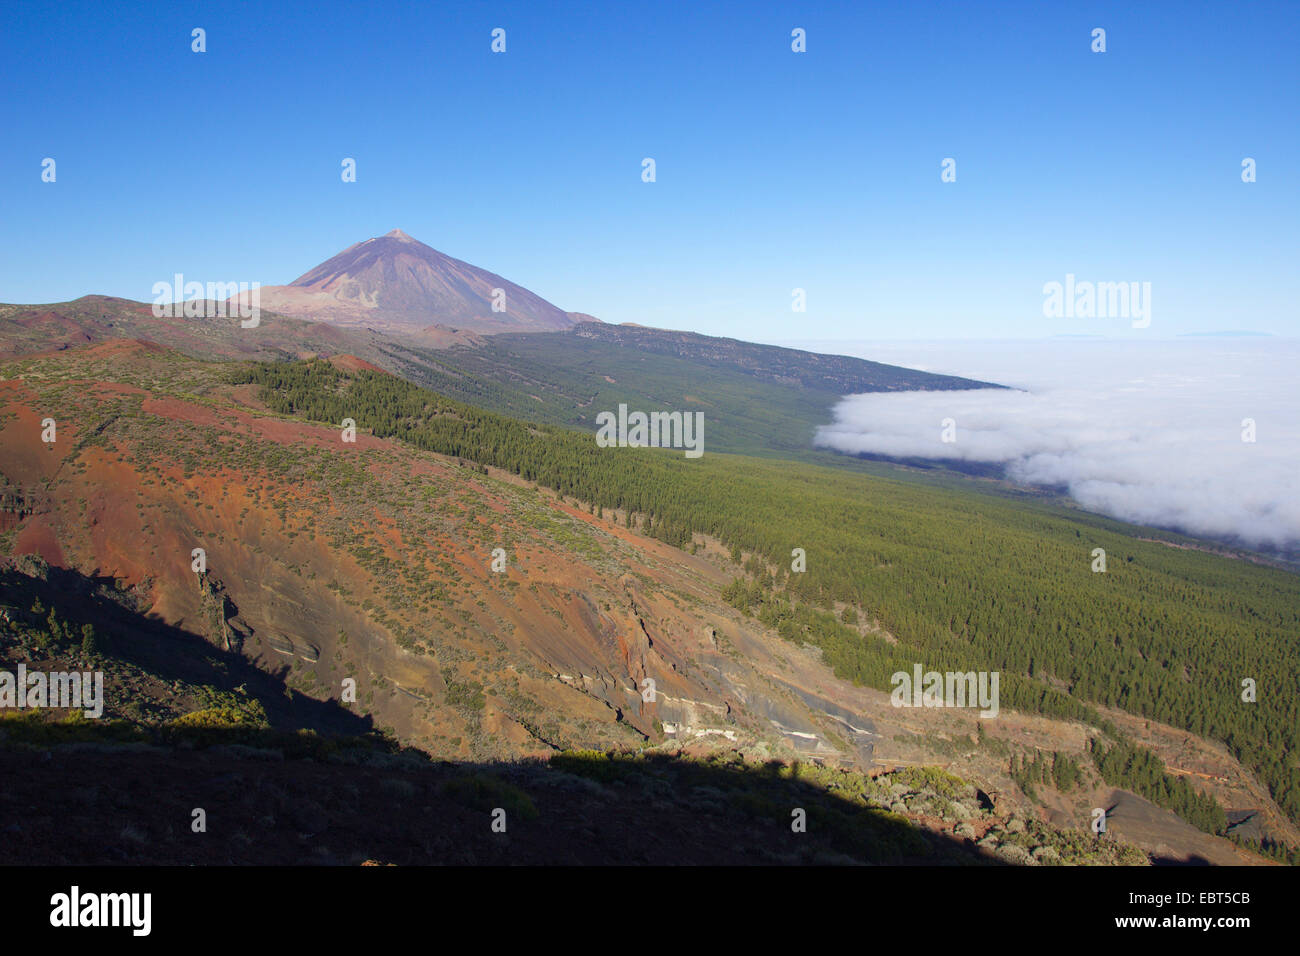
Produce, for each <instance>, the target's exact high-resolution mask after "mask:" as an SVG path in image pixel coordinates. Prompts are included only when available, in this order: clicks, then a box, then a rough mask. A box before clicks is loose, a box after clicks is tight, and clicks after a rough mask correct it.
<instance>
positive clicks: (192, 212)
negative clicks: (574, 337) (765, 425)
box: [0, 0, 1300, 341]
mask: <svg viewBox="0 0 1300 956" xmlns="http://www.w3.org/2000/svg"><path fill="white" fill-rule="evenodd" d="M5 19H6V23H5V29H4V32H3V34H0V89H2V90H3V94H2V95H0V128H2V129H3V130H4V136H3V139H2V140H0V222H2V223H3V228H2V229H0V301H8V302H48V301H57V300H63V299H68V298H74V297H76V296H78V295H82V294H85V293H89V292H101V293H108V294H113V295H121V296H126V297H130V298H135V299H140V300H149V299H150V298H151V288H152V285H153V283H155V282H157V281H160V280H170V277H171V276H172V274H173V273H175V272H183V273H184V274H185V276H186V278H187V279H198V280H200V281H207V280H213V281H258V282H261V283H262V284H264V285H272V284H281V283H286V282H289V281H290V280H292V279H294V278H296V277H297V276H298V275H300V274H301V273H303V272H305V271H307V270H308V269H309V268H311V267H312V266H314V265H316V264H317V263H319V262H321V261H322V260H324V259H326V258H328V257H329V256H331V255H333V254H335V253H336V252H338V251H340V250H341V249H343V248H344V247H346V246H348V245H350V244H351V243H353V242H356V241H359V240H361V239H365V238H368V237H370V236H376V235H381V234H383V233H385V232H387V231H388V230H390V229H392V228H394V227H400V228H401V229H403V230H404V231H406V232H407V233H409V234H411V235H413V236H414V237H416V238H417V239H420V240H422V241H424V242H427V243H428V244H429V245H431V246H433V247H435V248H437V249H439V250H441V251H443V252H446V253H447V254H449V255H452V256H455V257H457V258H461V259H464V260H466V261H468V262H471V263H473V264H475V265H478V266H481V267H484V268H487V269H490V270H492V271H494V272H498V273H500V274H501V275H503V276H505V277H507V278H508V279H510V280H512V281H515V282H518V283H520V284H521V285H523V286H525V287H527V288H530V289H532V290H533V291H535V292H537V293H538V294H540V295H542V296H544V297H545V298H547V299H549V300H551V301H552V302H554V303H556V304H557V305H559V306H561V307H562V308H565V309H570V310H574V311H585V312H591V313H593V314H595V315H597V316H599V317H601V318H603V319H605V320H606V321H612V322H627V321H631V322H640V323H643V324H648V325H657V326H665V327H670V328H688V329H694V330H697V331H701V332H707V333H711V334H719V335H730V336H736V337H740V338H748V339H754V340H760V341H772V340H782V339H794V338H819V339H843V338H852V339H882V338H906V339H916V338H931V337H932V338H945V337H963V338H965V337H1040V336H1047V335H1052V334H1060V333H1065V334H1084V333H1101V334H1114V335H1120V336H1135V335H1143V336H1147V337H1160V336H1165V335H1173V334H1178V333H1186V332H1198V331H1209V330H1219V329H1252V330H1264V331H1270V332H1274V333H1278V334H1296V333H1297V332H1300V307H1298V306H1297V303H1300V269H1298V268H1297V263H1300V241H1298V239H1297V232H1298V224H1300V122H1298V121H1297V116H1300V109H1298V106H1300V67H1298V66H1297V63H1298V62H1300V57H1298V56H1297V53H1296V51H1297V49H1300V4H1297V3H1249V4H1235V3H1204V4H1200V3H1149V4H1148V3H1142V4H1134V3H1130V2H1125V3H1042V2H1037V0H1035V2H1027V3H998V4H983V3H971V2H965V3H924V2H919V0H918V2H906V3H883V4H874V3H872V4H868V3H864V2H850V3H842V4H837V3H816V4H812V3H761V2H760V3H725V4H724V3H708V2H704V0H700V2H686V3H649V4H636V3H608V4H596V3H582V4H577V3H572V4H566V3H540V2H527V3H517V4H516V3H491V2H484V3H453V2H448V3H433V2H428V0H421V2H416V3H382V2H375V3H372V4H359V3H355V2H351V3H328V2H327V3H319V4H312V5H310V6H308V5H299V4H294V5H289V4H283V5H280V4H275V3H267V4H246V3H189V4H187V3H174V4H141V5H138V6H137V7H135V8H133V9H129V10H122V9H118V6H117V5H115V4H99V3H84V4H81V3H62V4H59V5H57V6H54V5H47V4H37V3H25V2H17V3H15V2H9V3H7V4H6V13H5ZM196 26H198V27H203V28H205V29H206V31H207V47H208V51H207V52H206V53H203V54H196V53H193V52H191V50H190V43H191V40H190V31H191V29H192V28H194V27H196ZM494 27H503V28H505V29H506V31H507V34H506V37H507V52H506V53H505V54H504V55H497V54H493V53H492V52H491V51H490V48H489V46H490V42H491V37H490V32H491V30H492V29H493V28H494ZM794 27H802V28H804V29H805V30H806V31H807V46H808V51H807V52H806V53H803V54H796V53H793V52H791V49H790V31H791V30H792V29H793V28H794ZM1094 27H1102V28H1104V29H1105V30H1106V32H1107V37H1106V39H1107V52H1105V53H1104V54H1103V53H1093V52H1092V51H1091V49H1090V44H1091V36H1090V34H1091V31H1092V30H1093V28H1094ZM45 157H53V158H54V159H55V160H56V162H57V164H58V165H57V177H58V178H57V182H55V183H52V184H51V183H43V182H41V161H42V159H43V158H45ZM344 157H353V158H355V159H356V160H357V170H358V176H357V178H358V181H357V182H356V183H349V184H345V183H343V182H342V181H341V179H340V163H341V161H342V159H343V158H344ZM643 157H653V158H654V159H655V160H656V163H657V182H655V183H643V182H642V181H641V160H642V158H643ZM945 157H952V158H954V159H955V160H956V162H957V181H956V182H955V183H942V182H941V181H940V163H941V161H942V160H943V159H944V158H945ZM1244 157H1253V158H1254V159H1255V160H1256V162H1257V164H1258V181H1257V182H1255V183H1252V184H1244V183H1242V182H1241V177H1240V172H1241V161H1242V159H1243V158H1244ZM1066 273H1074V274H1075V275H1076V276H1077V277H1078V278H1079V279H1081V280H1091V281H1146V282H1150V283H1151V286H1152V293H1151V295H1152V310H1151V311H1152V322H1151V326H1150V328H1147V329H1143V330H1133V329H1130V328H1128V325H1129V323H1127V322H1125V321H1123V320H1115V319H1091V320H1089V319H1048V318H1045V317H1044V315H1043V309H1042V304H1043V292H1042V287H1043V284H1044V283H1045V282H1050V281H1054V280H1055V281H1063V280H1064V277H1065V275H1066ZM796 287H800V288H803V289H805V290H806V291H807V303H808V309H807V312H806V313H803V314H799V313H795V312H793V311H792V310H791V290H792V289H794V288H796Z"/></svg>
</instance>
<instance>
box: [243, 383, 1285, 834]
mask: <svg viewBox="0 0 1300 956" xmlns="http://www.w3.org/2000/svg"><path fill="white" fill-rule="evenodd" d="M234 379H235V381H237V382H239V383H255V384H259V385H261V386H263V388H262V392H261V395H262V399H263V401H264V402H265V403H266V404H267V406H268V407H269V408H270V409H271V410H273V411H275V412H278V413H281V414H292V415H296V416H300V417H303V418H306V419H309V420H313V421H318V422H325V423H330V424H333V425H335V426H338V425H339V423H340V422H341V421H342V420H343V419H344V418H353V419H355V420H356V422H357V424H358V426H359V427H360V428H363V429H370V430H371V431H372V432H373V433H374V434H375V435H376V436H378V437H381V438H395V439H399V440H402V441H404V442H408V443H410V444H411V445H413V446H415V447H418V448H422V449H426V450H429V451H434V452H439V453H442V454H445V455H451V456H455V457H458V458H462V459H465V460H468V461H472V462H475V463H478V464H479V465H491V466H494V467H497V468H501V469H505V470H507V471H510V472H513V473H516V474H518V475H520V476H522V477H524V478H526V479H528V480H531V481H536V482H538V483H540V484H542V485H544V486H547V487H549V488H552V489H554V490H555V491H557V492H559V493H561V494H563V495H566V496H569V497H574V498H577V499H579V500H581V501H583V502H586V503H587V504H588V505H589V506H590V507H592V509H593V510H594V511H596V512H597V513H603V512H604V511H605V510H607V509H615V510H617V511H618V512H619V513H622V514H623V515H624V520H625V521H626V520H634V519H629V518H628V517H627V516H628V515H637V516H640V520H641V522H642V524H641V528H642V530H643V531H644V532H646V533H648V534H650V535H653V536H655V537H657V538H659V539H661V540H664V541H666V542H669V543H671V544H674V545H676V546H679V547H683V548H688V549H689V548H691V547H694V544H695V536H698V535H709V536H712V537H715V538H717V539H719V540H721V541H722V542H724V543H725V544H726V545H727V546H729V547H730V548H732V551H733V556H735V557H737V558H743V559H746V567H747V569H748V571H749V573H748V574H747V575H746V577H744V578H741V579H738V580H737V581H736V582H735V583H733V585H732V586H731V587H730V588H729V589H728V590H727V593H726V595H725V596H726V598H727V600H729V601H730V602H731V603H732V604H734V605H735V606H737V607H740V608H742V609H744V610H746V611H748V612H749V613H752V614H755V615H756V616H758V617H760V618H761V619H762V620H764V621H765V622H766V623H768V624H771V625H772V626H774V627H776V628H778V630H779V631H780V632H781V633H782V634H783V635H784V636H786V637H787V638H789V639H792V640H795V639H797V640H801V641H807V642H809V643H813V644H816V645H817V646H819V647H821V648H822V649H823V651H824V652H825V654H826V656H827V660H828V662H829V663H830V664H831V665H832V666H833V667H834V668H835V670H836V671H837V673H840V674H841V675H842V676H845V677H848V678H849V679H852V680H855V681H857V682H859V683H863V684H867V685H870V686H875V687H879V688H882V689H885V690H888V689H890V685H889V675H890V674H892V673H893V672H894V671H896V670H910V669H911V666H912V664H913V663H914V662H918V661H919V662H921V663H922V664H923V665H924V666H925V667H926V668H927V669H935V670H963V671H965V670H999V671H1001V672H1002V675H1003V676H1002V687H1001V690H1002V701H1003V706H1009V707H1014V708H1018V709H1024V710H1033V711H1040V712H1043V713H1047V714H1050V715H1056V716H1065V717H1073V718H1076V719H1080V720H1084V721H1087V722H1089V723H1093V724H1095V725H1097V726H1101V727H1103V729H1106V730H1107V731H1108V732H1109V733H1111V735H1112V736H1113V737H1115V738H1116V740H1117V743H1116V744H1115V745H1114V747H1113V748H1111V749H1106V750H1103V751H1102V752H1101V753H1094V755H1093V757H1094V760H1095V761H1097V763H1098V767H1099V769H1100V770H1101V772H1102V774H1103V777H1104V778H1105V779H1107V780H1108V781H1112V782H1117V781H1127V783H1126V785H1128V784H1129V783H1131V784H1133V785H1134V786H1135V787H1137V788H1138V792H1142V793H1144V795H1147V796H1149V797H1151V798H1152V799H1154V800H1156V801H1157V802H1160V803H1162V804H1163V805H1166V806H1172V807H1173V808H1174V809H1176V810H1178V811H1179V812H1180V813H1182V814H1183V815H1184V816H1185V817H1187V818H1188V819H1189V820H1191V822H1194V823H1196V824H1197V825H1198V826H1202V827H1203V828H1205V829H1210V830H1213V831H1217V830H1220V829H1221V828H1222V824H1221V823H1220V819H1221V816H1220V815H1221V813H1222V811H1221V809H1220V810H1219V811H1218V815H1216V812H1215V809H1214V808H1212V807H1209V806H1207V805H1203V803H1202V802H1201V801H1199V800H1194V799H1192V798H1194V797H1195V794H1194V793H1191V795H1190V796H1188V793H1190V791H1187V790H1186V784H1185V782H1184V781H1178V783H1182V784H1183V787H1184V790H1183V791H1178V790H1177V788H1176V787H1174V786H1173V785H1172V784H1170V783H1169V781H1170V780H1172V778H1170V777H1169V775H1167V774H1164V773H1163V772H1161V773H1159V774H1156V773H1155V769H1156V768H1153V766H1152V765H1150V764H1149V762H1148V761H1147V760H1146V758H1143V757H1141V756H1140V755H1139V756H1135V755H1134V754H1133V753H1130V751H1129V750H1128V749H1123V748H1129V747H1130V746H1131V745H1130V744H1129V743H1128V742H1125V741H1123V740H1122V739H1120V738H1119V735H1117V734H1115V732H1114V728H1113V727H1110V726H1109V724H1108V723H1107V722H1106V721H1104V720H1102V719H1101V718H1100V717H1099V716H1098V714H1097V712H1096V710H1095V709H1094V705H1097V704H1102V705H1107V706H1113V707H1117V708H1121V709H1123V710H1125V711H1128V712H1129V713H1132V714H1137V715H1140V716H1143V717H1147V718H1150V719H1153V720H1159V721H1162V722H1166V723H1169V724H1172V725H1174V726H1177V727H1181V728H1184V729H1186V730H1188V731H1191V732H1193V733H1195V734H1198V735H1201V736H1204V737H1207V738H1209V739H1212V740H1218V741H1221V742H1223V743H1224V744H1225V745H1226V746H1227V747H1228V748H1229V749H1230V750H1231V751H1232V753H1234V754H1235V755H1236V756H1237V757H1238V758H1239V759H1240V760H1241V761H1242V762H1243V763H1244V764H1245V765H1246V766H1248V767H1249V768H1251V769H1252V770H1254V771H1255V772H1256V773H1257V774H1258V775H1259V777H1260V779H1261V780H1262V781H1263V782H1264V783H1265V784H1266V785H1267V786H1268V788H1269V790H1270V792H1271V793H1272V796H1273V798H1274V799H1275V800H1276V801H1277V802H1278V804H1279V805H1280V806H1281V807H1282V808H1283V810H1284V811H1285V812H1286V813H1287V814H1288V815H1289V816H1290V817H1291V819H1293V820H1296V821H1300V768H1298V767H1297V764H1296V756H1295V755H1296V753H1297V744H1298V743H1300V701H1298V698H1297V693H1296V691H1297V688H1300V653H1297V651H1298V650H1300V647H1298V645H1300V636H1298V635H1300V578H1298V577H1297V576H1295V575H1294V574H1291V573H1288V572H1286V571H1283V570H1279V569H1276V568H1271V567H1266V566H1260V565H1256V564H1252V563H1249V562H1245V561H1233V560H1228V559H1225V558H1223V557H1220V556H1217V555H1213V554H1207V553H1204V552H1201V551H1197V550H1194V549H1185V548H1174V547H1168V546H1166V545H1162V544H1160V543H1159V542H1157V541H1143V540H1139V539H1138V538H1137V537H1136V534H1137V533H1141V534H1142V535H1143V536H1144V537H1154V536H1157V535H1155V534H1154V533H1152V532H1150V531H1145V530H1144V531H1141V532H1137V531H1135V529H1134V528H1132V527H1131V526H1127V525H1124V524H1121V523H1119V522H1115V521H1111V520H1109V519H1106V518H1103V517H1100V516H1096V515H1091V514H1087V513H1084V512H1080V511H1078V510H1075V509H1073V508H1070V507H1067V506H1065V505H1062V504H1060V503H1058V502H1054V501H1050V500H1042V499H1037V498H1030V497H1026V498H1022V499H1020V500H1014V499H1012V498H1010V497H1008V496H1006V495H1003V494H999V493H985V492H983V491H980V490H978V486H977V484H976V483H974V482H971V483H969V487H967V488H957V487H940V486H936V485H933V484H927V483H918V482H912V481H909V480H903V479H897V478H890V477H881V476H878V475H870V474H863V473H859V472H856V471H854V470H852V469H843V468H828V467H823V466H819V465H815V464H809V463H804V462H794V461H782V460H777V459H772V458H752V457H742V456H739V455H730V454H718V453H716V452H712V451H710V450H709V445H708V435H709V432H708V428H707V417H706V430H705V449H706V454H705V455H704V456H703V457H702V458H699V459H694V460H688V459H686V458H685V457H684V456H683V455H682V453H681V452H680V451H672V450H659V449H634V448H600V447H598V446H597V445H596V443H595V441H594V438H593V435H592V434H591V433H590V432H585V433H584V432H578V431H572V430H569V429H566V428H563V427H557V426H555V425H547V424H531V423H526V422H522V421H519V420H516V419H512V418H507V417H505V416H503V415H500V414H497V413H494V412H490V411H484V410H481V409H478V408H475V407H473V406H470V405H466V404H464V403H462V402H459V401H454V400H451V399H448V398H444V397H442V396H440V395H438V394H436V393H434V392H431V391H429V390H427V389H424V388H421V387H419V386H417V385H414V384H412V383H410V382H407V381H404V380H402V379H399V378H395V377H393V376H390V375H387V374H382V373H377V372H369V371H359V372H352V371H347V372H345V371H342V370H340V369H337V368H335V367H334V366H332V365H330V364H329V363H328V362H324V361H320V360H314V361H307V362H293V363H275V364H259V365H246V366H241V367H240V369H239V371H238V372H237V373H236V374H235V376H234ZM596 410H599V409H593V414H594V411H596ZM341 447H342V446H341ZM795 548H803V549H804V550H805V551H806V553H807V570H806V571H805V572H803V573H795V572H792V571H791V570H790V568H791V552H792V550H793V549H795ZM1094 548H1103V549H1105V551H1106V555H1107V570H1106V571H1105V573H1095V572H1094V571H1093V570H1092V557H1091V553H1092V551H1093V549H1094ZM837 603H838V604H840V605H843V604H847V605H849V606H850V609H856V610H854V611H852V613H854V614H856V613H858V612H861V613H862V614H864V615H865V616H866V618H867V619H868V620H874V621H875V622H877V623H878V624H879V625H880V627H882V628H884V629H885V630H887V631H888V632H889V633H891V634H892V635H894V636H895V637H896V638H897V639H898V644H896V645H891V644H889V643H887V642H886V641H884V640H883V639H882V638H878V637H874V636H868V637H864V636H862V634H861V633H860V632H859V631H858V629H856V628H854V627H850V626H848V625H847V624H845V623H843V621H844V620H852V618H850V617H847V616H846V615H845V614H843V613H842V614H840V615H838V616H837V614H836V613H834V612H835V609H836V606H837ZM1244 678H1252V679H1254V681H1255V682H1256V684H1257V686H1258V700H1257V702H1255V703H1247V702H1244V701H1243V700H1242V681H1243V679H1244ZM1141 753H1145V751H1141ZM1157 763H1158V761H1157ZM1184 791H1186V792H1184Z"/></svg>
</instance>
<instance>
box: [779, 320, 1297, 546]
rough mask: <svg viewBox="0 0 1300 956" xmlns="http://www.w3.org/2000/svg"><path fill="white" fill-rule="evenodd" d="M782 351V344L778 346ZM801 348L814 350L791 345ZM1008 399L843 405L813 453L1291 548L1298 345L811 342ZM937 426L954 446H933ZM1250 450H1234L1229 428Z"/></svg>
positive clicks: (916, 398) (1237, 443) (894, 399)
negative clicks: (1246, 432)
mask: <svg viewBox="0 0 1300 956" xmlns="http://www.w3.org/2000/svg"><path fill="white" fill-rule="evenodd" d="M790 344H793V343H790ZM801 347H810V348H811V347H814V345H813V343H804V344H803V345H802V346H801ZM816 348H817V350H819V351H832V352H837V353H839V354H847V355H856V356H859V357H862V358H869V359H872V360H874V361H878V362H887V363H890V364H894V365H904V366H907V367H910V368H917V369H924V370H927V371H934V372H945V373H949V374H955V375H962V376H965V377H968V378H975V379H979V380H981V381H991V382H998V383H1000V384H1003V385H1009V386H1013V387H1014V388H1016V389H1018V391H999V390H987V389H985V390H977V391H959V392H905V393H893V394H890V393H873V394H866V395H850V396H847V397H845V398H844V400H843V401H842V402H840V404H839V405H838V406H837V407H836V408H835V410H834V422H833V424H831V425H827V426H825V427H823V428H821V429H819V430H818V433H817V438H816V441H817V443H818V444H819V445H822V446H825V447H829V448H833V449H836V450H838V451H841V452H847V453H850V454H854V453H858V452H870V453H873V454H878V455H888V456H894V457H918V458H931V459H960V460H964V461H970V462H986V463H998V464H1001V465H1003V466H1004V467H1005V468H1006V474H1007V476H1008V477H1009V478H1011V479H1012V480H1014V481H1019V482H1023V483H1026V484H1033V485H1045V486H1053V487H1064V488H1066V489H1068V491H1069V494H1070V496H1071V497H1072V498H1074V500H1075V501H1077V502H1078V503H1079V504H1080V505H1082V506H1083V507H1084V508H1087V509H1089V510H1092V511H1097V512H1100V513H1102V514H1107V515H1111V516H1113V517H1116V518H1120V519H1123V520H1125V521H1131V522H1136V523H1140V524H1147V525H1154V526H1158V527H1165V528H1173V529H1177V530H1180V531H1183V532H1186V533H1188V534H1193V535H1198V536H1204V537H1210V538H1216V539H1220V540H1224V541H1229V542H1235V543H1239V544H1241V545H1245V546H1248V547H1255V548H1262V549H1266V550H1267V549H1277V550H1287V551H1291V550H1295V549H1296V548H1297V547H1300V496H1297V494H1296V487H1297V480H1296V478H1297V474H1298V473H1300V374H1298V373H1300V340H1293V339H1280V338H1267V337H1264V338H1248V339H1244V338H1195V339H1192V338H1188V339H1174V340H1164V341H1145V342H1138V341H1116V340H1095V339H1052V340H1046V341H1037V342H997V343H994V342H970V343H960V342H952V343H915V344H913V343H899V342H889V343H876V344H872V343H857V342H855V343H847V342H836V343H831V342H821V343H816ZM947 418H951V419H953V420H954V422H955V425H956V441H955V442H953V443H951V444H946V443H944V442H942V441H941V422H942V421H943V420H944V419H947ZM1247 418H1249V419H1253V420H1254V422H1255V435H1256V440H1255V441H1254V442H1253V443H1251V442H1245V441H1243V440H1242V433H1243V425H1242V421H1243V419H1247Z"/></svg>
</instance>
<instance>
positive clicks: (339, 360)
mask: <svg viewBox="0 0 1300 956" xmlns="http://www.w3.org/2000/svg"><path fill="white" fill-rule="evenodd" d="M329 361H330V364H331V365H333V366H334V367H335V368H338V369H343V370H344V371H348V372H360V371H367V372H383V373H384V374H385V375H387V374H388V373H387V372H386V371H385V370H384V369H382V368H380V367H379V366H378V365H374V364H372V363H370V362H367V361H366V360H365V359H362V358H357V357H356V356H355V355H349V354H347V353H346V352H345V353H343V354H341V355H335V356H332V357H331V358H330V360H329Z"/></svg>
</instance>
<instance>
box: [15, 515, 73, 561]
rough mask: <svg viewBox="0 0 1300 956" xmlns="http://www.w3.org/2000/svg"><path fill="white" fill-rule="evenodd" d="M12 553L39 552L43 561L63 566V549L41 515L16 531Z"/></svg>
mask: <svg viewBox="0 0 1300 956" xmlns="http://www.w3.org/2000/svg"><path fill="white" fill-rule="evenodd" d="M13 553H14V554H39V555H40V556H41V557H42V558H44V559H45V561H46V562H47V563H49V564H52V565H57V566H58V567H63V565H64V560H63V549H62V548H60V547H59V542H58V541H57V540H56V538H55V534H54V531H53V530H52V529H51V528H50V526H49V525H47V524H46V523H45V521H44V518H43V516H38V517H35V518H32V519H31V520H30V521H28V522H27V525H26V526H25V527H24V528H23V529H22V530H21V531H19V532H18V539H17V540H16V541H15V542H14V547H13Z"/></svg>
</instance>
